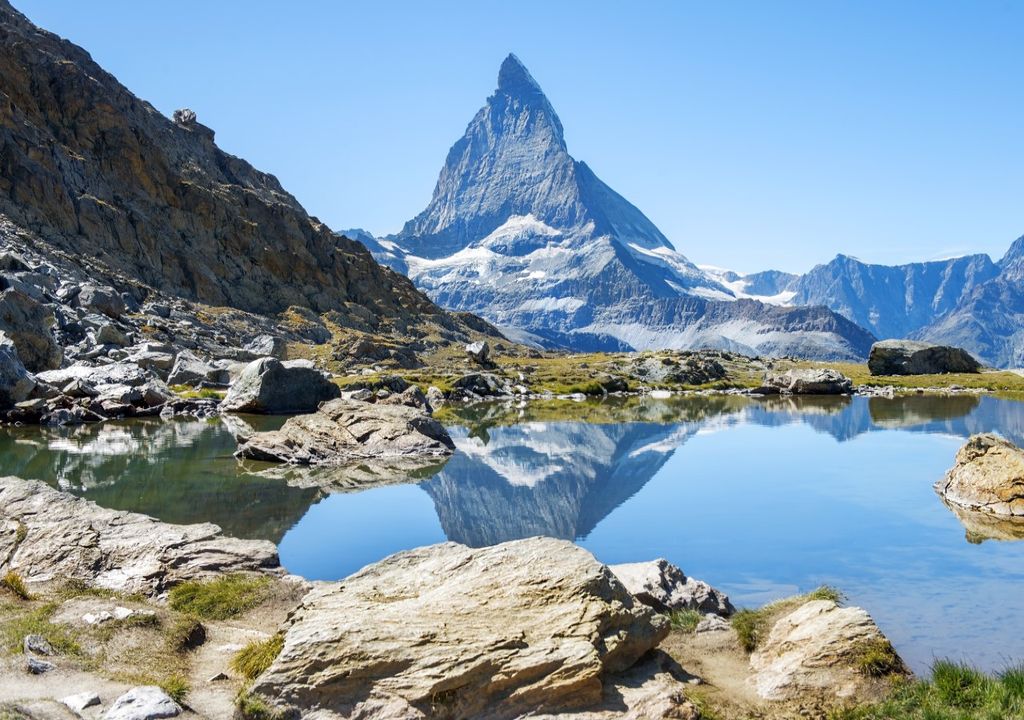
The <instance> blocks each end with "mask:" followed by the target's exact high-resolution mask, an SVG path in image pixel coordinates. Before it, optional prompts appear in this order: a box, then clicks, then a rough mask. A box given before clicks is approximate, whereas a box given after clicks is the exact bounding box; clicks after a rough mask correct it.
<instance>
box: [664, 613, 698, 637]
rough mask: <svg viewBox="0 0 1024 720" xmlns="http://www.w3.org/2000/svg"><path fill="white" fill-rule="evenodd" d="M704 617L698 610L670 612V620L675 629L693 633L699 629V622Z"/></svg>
mask: <svg viewBox="0 0 1024 720" xmlns="http://www.w3.org/2000/svg"><path fill="white" fill-rule="evenodd" d="M703 619H704V616H703V615H701V614H700V613H699V612H697V611H696V610H673V611H672V612H670V613H669V614H668V621H669V623H670V624H671V625H672V629H673V630H678V631H679V632H685V633H692V632H693V631H694V630H696V629H697V624H698V623H699V622H700V621H701V620H703Z"/></svg>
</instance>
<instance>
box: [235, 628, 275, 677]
mask: <svg viewBox="0 0 1024 720" xmlns="http://www.w3.org/2000/svg"><path fill="white" fill-rule="evenodd" d="M282 648H284V635H282V634H280V633H278V634H276V635H274V636H273V637H269V638H267V639H266V640H253V641H252V642H250V643H249V644H248V645H246V646H245V647H244V648H242V649H241V650H239V651H238V652H237V653H235V656H234V657H233V658H231V669H232V670H234V671H235V672H237V673H238V674H239V675H241V676H242V677H244V678H247V679H249V680H255V679H256V678H258V677H259V676H260V675H262V674H263V673H264V671H266V669H267V668H269V667H270V665H271V663H273V662H274V660H276V659H277V656H278V655H280V654H281V650H282Z"/></svg>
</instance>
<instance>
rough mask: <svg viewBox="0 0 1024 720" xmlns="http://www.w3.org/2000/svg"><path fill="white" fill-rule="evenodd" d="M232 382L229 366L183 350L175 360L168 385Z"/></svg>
mask: <svg viewBox="0 0 1024 720" xmlns="http://www.w3.org/2000/svg"><path fill="white" fill-rule="evenodd" d="M230 382H231V373H230V371H228V370H227V368H222V367H217V366H216V365H213V364H211V363H208V362H206V361H205V360H201V359H200V358H199V357H197V356H196V355H194V354H193V353H191V352H189V351H187V350H182V351H181V352H180V353H178V357H177V358H176V359H175V361H174V367H172V368H171V373H170V375H168V376H167V384H168V385H192V386H198V385H202V384H203V383H207V384H210V385H227V384H229V383H230Z"/></svg>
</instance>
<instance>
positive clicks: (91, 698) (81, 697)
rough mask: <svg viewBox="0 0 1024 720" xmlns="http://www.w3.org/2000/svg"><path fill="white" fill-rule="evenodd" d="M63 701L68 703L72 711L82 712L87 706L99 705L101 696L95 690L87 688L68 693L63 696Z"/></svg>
mask: <svg viewBox="0 0 1024 720" xmlns="http://www.w3.org/2000/svg"><path fill="white" fill-rule="evenodd" d="M61 702H62V703H64V704H65V705H67V706H68V707H69V708H70V709H71V711H72V712H75V713H81V712H82V711H83V710H85V709H86V708H91V707H94V706H96V705H99V704H100V696H99V695H97V694H96V693H94V692H89V691H88V690H86V691H85V692H80V693H75V694H74V695H68V696H67V697H66V698H63V699H62V700H61Z"/></svg>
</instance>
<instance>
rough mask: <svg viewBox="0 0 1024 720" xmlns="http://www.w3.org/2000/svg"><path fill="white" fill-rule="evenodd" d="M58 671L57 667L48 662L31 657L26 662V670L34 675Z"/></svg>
mask: <svg viewBox="0 0 1024 720" xmlns="http://www.w3.org/2000/svg"><path fill="white" fill-rule="evenodd" d="M56 669H57V666H56V665H54V664H53V663H52V662H50V661H48V660H40V659H39V658H34V657H29V658H28V659H27V660H25V670H27V671H28V672H29V673H31V674H32V675H42V674H43V673H48V672H50V671H51V670H56Z"/></svg>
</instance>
